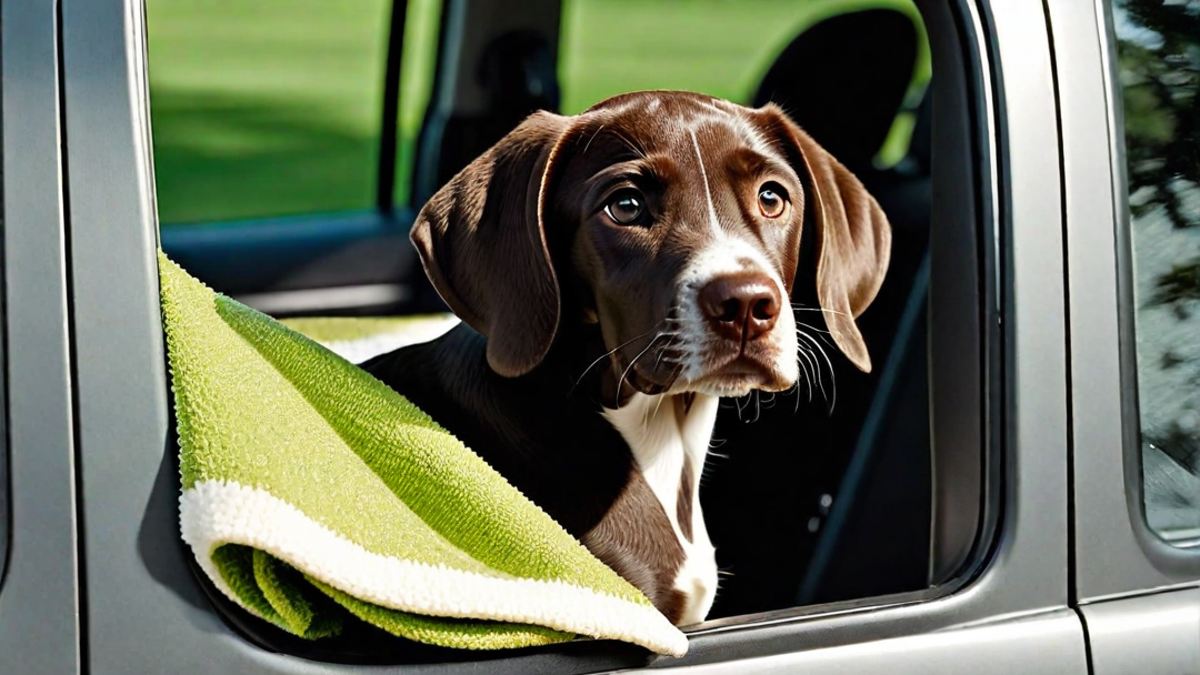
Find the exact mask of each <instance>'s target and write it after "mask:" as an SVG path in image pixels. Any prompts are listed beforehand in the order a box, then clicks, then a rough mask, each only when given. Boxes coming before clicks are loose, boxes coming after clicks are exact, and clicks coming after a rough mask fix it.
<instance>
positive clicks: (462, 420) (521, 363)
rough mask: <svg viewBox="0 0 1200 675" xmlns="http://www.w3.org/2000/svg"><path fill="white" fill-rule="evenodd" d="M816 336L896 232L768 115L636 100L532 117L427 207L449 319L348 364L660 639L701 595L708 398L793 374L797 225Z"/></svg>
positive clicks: (873, 279)
mask: <svg viewBox="0 0 1200 675" xmlns="http://www.w3.org/2000/svg"><path fill="white" fill-rule="evenodd" d="M806 220H811V221H812V222H813V227H815V235H816V236H815V238H814V241H815V246H816V249H817V252H816V258H815V259H816V264H815V268H816V269H815V274H814V273H813V271H812V270H808V271H807V272H805V271H801V274H800V276H801V279H800V280H799V283H815V285H816V297H817V299H818V300H819V303H820V305H821V307H820V310H821V314H823V315H824V318H825V323H826V325H827V328H828V330H829V333H830V337H831V338H832V340H833V342H834V343H835V344H836V345H837V347H838V348H839V349H840V351H841V352H842V353H843V354H844V355H845V356H846V357H847V358H848V359H849V360H850V361H851V362H852V363H853V364H854V365H856V366H857V367H858V368H859V369H861V370H863V371H869V370H870V368H871V360H870V356H869V354H868V351H867V346H866V344H865V343H864V341H863V338H862V335H861V333H860V332H859V330H858V327H857V326H856V324H855V319H856V318H857V317H858V316H859V315H860V314H861V313H862V312H863V310H865V309H866V308H867V306H868V305H869V304H870V303H871V301H872V300H873V299H874V297H875V295H876V293H877V292H878V290H879V287H880V285H881V283H882V281H883V278H884V275H885V273H886V271H887V266H888V260H889V255H890V250H891V229H890V226H889V224H888V221H887V218H886V217H885V215H884V213H883V211H882V210H881V209H880V207H879V205H878V203H877V202H876V201H875V200H874V198H872V197H871V196H870V195H869V194H868V193H867V191H866V190H865V188H864V187H863V186H862V184H861V183H860V182H859V180H858V179H857V178H855V177H854V176H853V175H851V173H850V172H849V171H848V170H846V169H845V168H844V167H843V166H842V165H841V164H839V163H838V162H837V161H836V160H835V159H834V158H833V157H831V156H830V155H829V154H828V153H827V152H826V151H825V150H823V149H822V148H821V146H820V145H818V144H817V143H816V142H815V141H814V140H813V139H812V138H811V137H809V136H808V135H807V134H806V133H805V132H804V131H803V130H802V129H801V128H800V127H799V126H797V125H796V124H795V123H794V122H793V121H792V120H790V119H789V118H788V117H787V115H786V114H785V113H784V112H783V111H782V110H781V109H780V108H778V107H777V106H775V105H773V104H769V105H767V106H765V107H762V108H756V109H751V108H746V107H743V106H740V105H736V104H734V103H730V102H728V101H725V100H721V99H717V98H713V97H710V96H705V95H701V94H695V93H688V92H678V91H644V92H636V93H631V94H624V95H620V96H616V97H614V98H610V99H607V100H605V101H602V102H600V103H598V104H596V105H595V106H593V107H592V108H590V109H588V110H586V111H584V112H583V113H580V114H578V115H575V116H561V115H557V114H552V113H549V112H537V113H534V114H533V115H531V116H530V117H528V118H527V119H526V120H525V121H524V122H522V123H521V124H520V125H519V126H518V127H517V128H516V129H515V130H513V131H512V132H510V133H509V134H508V135H507V136H505V137H504V138H503V139H501V140H500V141H499V142H498V143H497V144H496V145H494V146H493V147H492V148H491V149H489V150H488V151H486V152H485V153H484V154H483V155H482V156H481V157H479V158H478V159H476V160H475V161H474V162H473V163H471V164H470V165H468V166H467V167H466V168H464V169H463V170H462V171H461V172H460V173H458V174H457V175H456V176H455V177H454V178H453V179H451V180H450V181H449V183H448V184H446V185H445V187H443V188H442V189H441V190H440V191H438V192H437V193H436V194H435V195H434V196H433V197H432V198H431V199H430V200H429V201H428V203H426V205H425V206H424V207H423V208H422V209H421V211H420V213H419V214H418V216H417V219H416V222H415V224H414V226H413V228H412V233H411V237H410V238H411V241H412V243H413V244H414V246H415V247H416V250H417V252H418V254H419V257H420V259H421V262H422V265H423V267H424V270H425V273H426V275H427V276H428V278H429V280H430V282H431V284H432V285H433V287H434V289H435V290H436V291H437V293H438V295H439V296H440V297H441V299H442V300H443V301H444V302H445V304H446V305H447V306H448V307H449V308H450V309H451V310H452V311H453V312H454V313H455V314H457V315H458V317H459V318H461V319H462V322H461V323H460V324H458V325H457V326H456V327H454V328H452V329H451V330H450V331H449V332H447V333H445V334H444V335H443V336H441V337H440V338H438V339H435V340H433V341H431V342H427V343H422V344H417V345H412V346H408V347H404V348H402V349H399V350H396V351H394V352H390V353H387V354H383V355H380V356H378V357H375V358H373V359H370V360H368V361H367V362H365V363H363V364H362V366H363V367H364V368H365V369H366V370H367V371H369V372H370V373H372V374H373V375H375V376H376V377H377V378H379V379H380V380H382V381H383V382H384V383H386V384H388V385H389V386H391V387H392V388H393V389H395V390H396V391H397V392H398V393H400V394H402V395H403V396H406V397H408V398H409V399H410V400H411V401H412V402H413V403H415V404H416V405H418V406H419V407H421V408H422V409H424V410H425V412H427V413H428V414H429V415H431V416H432V417H433V418H434V419H435V420H437V421H438V422H439V423H440V424H441V425H443V426H444V427H446V428H447V429H448V430H450V431H451V432H452V433H454V434H455V435H457V436H458V438H459V439H460V440H462V441H463V442H464V443H465V444H466V445H467V446H468V447H470V448H471V449H472V450H474V451H475V452H476V453H478V454H479V455H480V456H481V457H482V458H483V459H484V460H485V461H487V462H488V463H489V464H490V465H491V466H492V467H493V468H495V469H496V470H497V471H499V472H500V473H501V474H502V475H503V476H504V477H505V478H506V479H507V480H508V481H509V482H510V483H512V484H513V485H514V486H516V487H517V488H518V489H520V490H521V491H522V492H523V493H524V494H525V495H526V496H527V497H528V498H529V499H531V500H532V501H533V502H534V503H536V504H537V505H538V506H540V507H541V508H542V509H543V510H545V511H546V512H547V513H548V514H549V515H550V516H552V517H553V518H554V519H555V520H557V521H558V522H559V523H560V524H561V525H562V526H563V527H564V528H565V529H566V530H567V531H568V532H570V533H571V534H572V535H574V536H575V537H576V538H577V539H579V540H580V541H581V542H582V543H583V544H584V545H585V546H586V547H587V548H588V549H589V550H590V551H591V552H592V553H593V554H594V555H596V556H597V557H598V558H599V559H600V560H602V561H603V562H605V563H606V564H608V565H609V566H610V567H611V568H612V569H614V570H615V571H616V572H617V573H618V574H620V575H621V576H622V577H624V578H625V579H627V580H628V581H629V582H630V583H632V584H633V585H634V586H636V587H637V588H639V589H640V590H641V591H642V592H644V593H645V594H646V596H647V597H648V598H649V599H650V600H651V602H653V603H654V606H655V607H656V608H658V609H659V610H660V611H661V612H662V613H663V614H664V615H666V616H667V618H668V619H670V620H671V621H672V622H674V623H675V624H676V625H688V624H693V623H697V622H700V621H703V620H704V619H705V617H706V616H707V614H708V612H709V610H710V609H711V607H712V603H713V600H714V597H715V594H716V591H717V565H716V558H715V549H714V547H713V544H712V543H711V541H710V540H709V536H708V534H707V531H706V530H705V526H704V518H703V515H702V514H701V511H700V502H699V482H698V479H699V477H700V475H701V473H702V472H703V470H704V462H705V456H706V454H707V452H708V450H709V443H710V436H711V434H712V429H713V425H714V422H715V419H716V415H717V407H718V400H719V398H720V397H737V396H744V395H746V394H748V393H749V392H751V391H752V390H760V391H764V392H783V391H787V390H789V389H791V388H793V387H796V386H797V384H798V382H799V378H800V376H801V366H800V361H799V359H800V356H799V351H798V349H799V343H798V338H797V323H796V318H795V314H794V309H793V307H792V305H791V302H790V297H791V293H792V290H793V284H794V283H797V276H798V269H797V268H798V267H799V260H800V245H801V231H802V227H803V226H804V223H805V221H806Z"/></svg>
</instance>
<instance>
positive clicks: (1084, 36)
mask: <svg viewBox="0 0 1200 675" xmlns="http://www.w3.org/2000/svg"><path fill="white" fill-rule="evenodd" d="M1048 12H1049V15H1050V17H1051V25H1052V27H1053V31H1054V45H1055V55H1056V59H1057V62H1058V70H1059V86H1060V88H1061V91H1060V99H1061V100H1060V107H1061V110H1062V113H1061V114H1062V125H1061V126H1062V127H1063V138H1064V166H1063V174H1064V189H1065V190H1066V196H1065V202H1064V203H1065V207H1064V208H1065V210H1064V215H1065V218H1066V221H1067V228H1066V229H1067V232H1066V234H1067V239H1068V242H1067V270H1068V277H1069V281H1068V283H1069V289H1070V298H1071V300H1070V322H1071V336H1072V337H1071V344H1070V350H1071V380H1072V384H1071V397H1072V402H1071V412H1072V436H1073V439H1072V445H1073V453H1072V454H1073V460H1072V467H1073V474H1074V478H1073V510H1074V517H1073V520H1074V523H1073V525H1074V528H1075V537H1074V540H1075V541H1074V544H1073V548H1074V560H1075V562H1074V565H1075V582H1074V585H1075V589H1074V590H1075V592H1076V594H1077V597H1078V599H1079V602H1080V603H1081V604H1087V603H1091V602H1096V601H1102V600H1106V599H1110V598H1115V597H1120V596H1126V595H1130V594H1135V593H1139V592H1145V591H1147V590H1151V589H1153V590H1163V589H1167V588H1175V587H1181V586H1187V585H1194V584H1195V583H1196V581H1197V580H1200V550H1188V549H1185V548H1181V547H1178V546H1175V545H1173V544H1170V543H1168V542H1167V541H1166V540H1164V539H1163V538H1161V537H1160V536H1159V535H1158V534H1157V533H1155V532H1154V531H1153V530H1152V529H1151V528H1150V526H1149V524H1148V523H1147V520H1146V515H1145V510H1144V487H1143V482H1142V481H1143V476H1142V445H1141V441H1140V436H1141V420H1140V417H1139V415H1138V401H1137V397H1138V391H1137V389H1138V373H1137V354H1136V333H1135V308H1136V303H1135V300H1134V294H1133V283H1134V277H1133V264H1134V259H1133V251H1132V239H1131V232H1130V227H1131V222H1130V213H1129V204H1128V187H1127V186H1128V184H1129V182H1128V177H1127V175H1126V165H1125V144H1124V113H1123V104H1122V93H1121V90H1120V83H1119V80H1118V64H1117V60H1116V38H1115V32H1114V26H1113V15H1112V5H1111V0H1065V1H1064V2H1057V0H1056V2H1054V3H1049V6H1048ZM1098 134H1104V136H1105V137H1106V139H1107V141H1108V142H1107V143H1097V142H1095V139H1096V136H1097V135H1098ZM1105 190H1107V191H1108V194H1107V195H1106V194H1103V192H1104V191H1105ZM1098 192H1099V193H1100V194H1097V193H1098ZM1074 195H1078V198H1076V197H1075V196H1074Z"/></svg>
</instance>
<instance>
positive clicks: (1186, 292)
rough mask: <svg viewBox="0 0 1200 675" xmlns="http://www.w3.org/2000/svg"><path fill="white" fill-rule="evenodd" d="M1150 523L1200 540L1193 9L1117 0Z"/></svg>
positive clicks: (1199, 140) (1199, 166)
mask: <svg viewBox="0 0 1200 675" xmlns="http://www.w3.org/2000/svg"><path fill="white" fill-rule="evenodd" d="M1113 23H1114V26H1115V29H1116V36H1117V48H1118V62H1119V67H1120V73H1119V77H1120V84H1121V88H1122V92H1123V98H1124V116H1125V146H1126V160H1127V168H1128V176H1129V207H1130V211H1131V223H1130V231H1131V237H1132V241H1131V245H1132V251H1133V263H1134V264H1133V272H1134V275H1135V277H1134V282H1133V289H1134V298H1135V312H1136V320H1135V325H1136V330H1137V369H1138V403H1139V406H1138V407H1139V410H1140V415H1141V420H1140V422H1141V442H1142V456H1143V467H1144V480H1145V500H1146V504H1145V506H1146V517H1147V520H1148V521H1149V524H1150V526H1151V527H1152V528H1153V529H1154V530H1155V531H1157V532H1158V533H1159V534H1160V535H1162V536H1163V537H1165V538H1167V539H1169V540H1177V541H1178V540H1184V539H1194V538H1197V537H1198V536H1200V100H1197V93H1198V91H1200V3H1198V2H1195V0H1188V1H1180V0H1116V1H1115V2H1114V7H1113Z"/></svg>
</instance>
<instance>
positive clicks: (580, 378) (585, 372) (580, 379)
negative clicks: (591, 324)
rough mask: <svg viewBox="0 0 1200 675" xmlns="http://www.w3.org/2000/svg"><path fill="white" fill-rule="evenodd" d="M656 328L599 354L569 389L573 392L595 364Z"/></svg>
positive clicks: (655, 327)
mask: <svg viewBox="0 0 1200 675" xmlns="http://www.w3.org/2000/svg"><path fill="white" fill-rule="evenodd" d="M659 323H662V322H661V321H660V322H659ZM657 328H658V324H655V325H654V326H652V327H651V328H650V330H648V331H646V332H645V333H641V334H639V335H635V336H633V337H632V338H630V339H628V340H626V341H625V342H622V343H621V344H619V345H617V346H616V347H613V348H612V349H611V350H609V351H607V352H605V353H603V354H601V355H600V356H599V357H598V358H597V359H596V360H595V361H592V362H591V364H589V365H588V367H587V368H584V369H583V372H582V373H580V374H579V377H578V378H577V379H576V380H575V383H574V386H572V387H571V390H572V391H574V389H575V387H577V386H579V383H580V382H583V378H585V377H587V374H588V372H590V371H591V370H592V368H595V367H596V364H598V363H600V362H601V361H603V360H604V359H606V358H608V357H610V356H612V355H613V354H616V353H617V350H619V349H621V348H622V347H625V346H627V345H630V344H633V343H634V342H636V341H637V340H639V339H641V338H643V337H645V336H647V335H649V334H650V333H652V332H654V330H655V329H657Z"/></svg>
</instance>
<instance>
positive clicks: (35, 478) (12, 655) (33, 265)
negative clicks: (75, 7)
mask: <svg viewBox="0 0 1200 675" xmlns="http://www.w3.org/2000/svg"><path fill="white" fill-rule="evenodd" d="M57 30H58V15H57V8H56V6H55V5H54V4H47V3H39V2H21V1H9V2H4V3H0V68H2V69H3V77H2V78H0V104H2V105H3V114H2V118H3V125H2V126H3V143H4V147H3V153H2V154H3V158H2V161H3V162H4V171H3V186H0V189H3V191H4V200H3V204H4V214H3V217H4V221H3V227H2V228H0V233H2V235H3V238H4V240H3V247H2V248H3V256H4V258H3V277H4V279H3V294H4V295H3V305H2V309H0V311H2V313H3V314H4V317H5V318H4V319H3V321H2V322H0V323H2V325H3V332H4V339H3V345H0V346H2V348H3V349H2V351H3V364H2V365H3V371H2V377H3V378H4V382H3V385H4V386H3V387H2V388H0V389H2V392H3V400H2V401H0V403H2V404H3V406H4V412H5V414H4V415H3V417H2V418H0V423H2V424H3V431H4V434H3V436H2V438H3V442H4V445H5V447H4V449H3V452H2V454H3V455H6V456H7V475H6V476H4V478H5V479H6V484H4V485H2V486H0V489H3V488H7V489H5V490H4V492H5V493H6V495H0V498H3V499H7V500H8V505H7V506H8V507H10V508H11V510H9V508H5V509H3V510H4V511H6V512H7V513H6V516H7V522H6V524H7V525H8V526H9V527H7V528H6V530H7V531H6V532H5V533H4V535H5V537H6V538H8V539H9V541H10V542H11V547H9V546H7V545H6V546H5V548H6V554H7V555H6V558H7V562H6V563H4V562H3V561H0V565H3V570H0V573H2V574H3V576H2V578H0V669H3V670H13V671H22V672H56V673H68V672H75V671H76V669H77V665H78V664H79V662H80V661H81V660H82V658H83V656H82V648H81V639H82V638H81V636H82V632H83V619H82V611H83V608H82V606H81V603H80V598H79V595H80V592H81V589H80V583H81V571H80V562H79V560H78V544H79V542H78V540H77V539H76V534H77V523H78V521H77V516H78V514H77V512H76V508H75V507H76V501H75V496H76V488H77V484H76V482H75V472H74V468H75V466H76V463H77V461H78V454H77V449H78V447H77V439H76V437H75V435H74V428H75V427H74V417H73V410H72V393H73V386H72V375H73V373H72V371H71V362H70V358H69V355H70V351H71V333H70V328H71V314H70V305H69V295H68V290H67V286H68V276H67V275H68V272H67V267H68V263H67V252H68V250H69V248H70V237H69V230H68V227H67V221H68V214H67V206H66V204H65V203H64V199H63V198H64V194H65V188H66V185H65V176H64V175H63V172H62V170H61V162H62V153H64V152H65V148H63V146H62V126H63V118H62V113H63V108H62V106H61V100H62V94H63V92H62V89H61V88H60V87H59V84H60V80H59V77H58V76H59V73H60V71H59V64H60V59H61V56H62V52H61V51H60V45H59V44H58V40H57ZM15 317H19V319H18V318H15Z"/></svg>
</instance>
